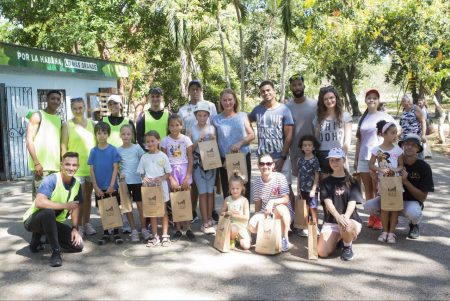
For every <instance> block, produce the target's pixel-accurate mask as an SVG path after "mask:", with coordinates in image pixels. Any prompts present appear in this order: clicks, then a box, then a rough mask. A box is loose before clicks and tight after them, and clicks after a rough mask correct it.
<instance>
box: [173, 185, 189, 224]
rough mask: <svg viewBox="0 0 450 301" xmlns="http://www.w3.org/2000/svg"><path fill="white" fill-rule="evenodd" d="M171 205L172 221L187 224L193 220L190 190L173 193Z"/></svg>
mask: <svg viewBox="0 0 450 301" xmlns="http://www.w3.org/2000/svg"><path fill="white" fill-rule="evenodd" d="M170 203H171V205H172V219H173V221H174V222H185V221H190V220H192V203H191V191H190V190H182V191H175V192H171V193H170Z"/></svg>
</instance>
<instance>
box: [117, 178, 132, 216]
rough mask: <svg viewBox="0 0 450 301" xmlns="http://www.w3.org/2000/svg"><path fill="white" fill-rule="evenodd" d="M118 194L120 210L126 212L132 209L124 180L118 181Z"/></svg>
mask: <svg viewBox="0 0 450 301" xmlns="http://www.w3.org/2000/svg"><path fill="white" fill-rule="evenodd" d="M119 195H120V210H121V211H122V213H127V212H131V211H133V206H132V205H131V196H130V192H129V191H128V186H127V183H126V182H123V181H120V182H119Z"/></svg>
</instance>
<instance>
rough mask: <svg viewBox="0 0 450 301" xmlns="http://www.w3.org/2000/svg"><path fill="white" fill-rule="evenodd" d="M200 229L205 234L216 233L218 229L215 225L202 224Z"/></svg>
mask: <svg viewBox="0 0 450 301" xmlns="http://www.w3.org/2000/svg"><path fill="white" fill-rule="evenodd" d="M200 230H201V231H202V232H203V233H205V234H216V229H215V228H214V227H205V226H204V225H203V226H201V228H200Z"/></svg>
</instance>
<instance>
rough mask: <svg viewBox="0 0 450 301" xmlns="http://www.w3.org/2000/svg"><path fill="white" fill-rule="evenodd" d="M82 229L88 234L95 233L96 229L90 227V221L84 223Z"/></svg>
mask: <svg viewBox="0 0 450 301" xmlns="http://www.w3.org/2000/svg"><path fill="white" fill-rule="evenodd" d="M83 231H84V234H86V235H88V236H91V235H95V234H97V231H95V229H94V227H92V225H91V223H86V224H84V227H83Z"/></svg>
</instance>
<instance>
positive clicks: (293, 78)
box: [289, 73, 305, 83]
mask: <svg viewBox="0 0 450 301" xmlns="http://www.w3.org/2000/svg"><path fill="white" fill-rule="evenodd" d="M294 80H301V81H302V82H303V83H304V82H305V79H304V78H303V75H301V74H300V73H296V74H294V75H292V76H291V77H289V83H292V82H293V81H294Z"/></svg>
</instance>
